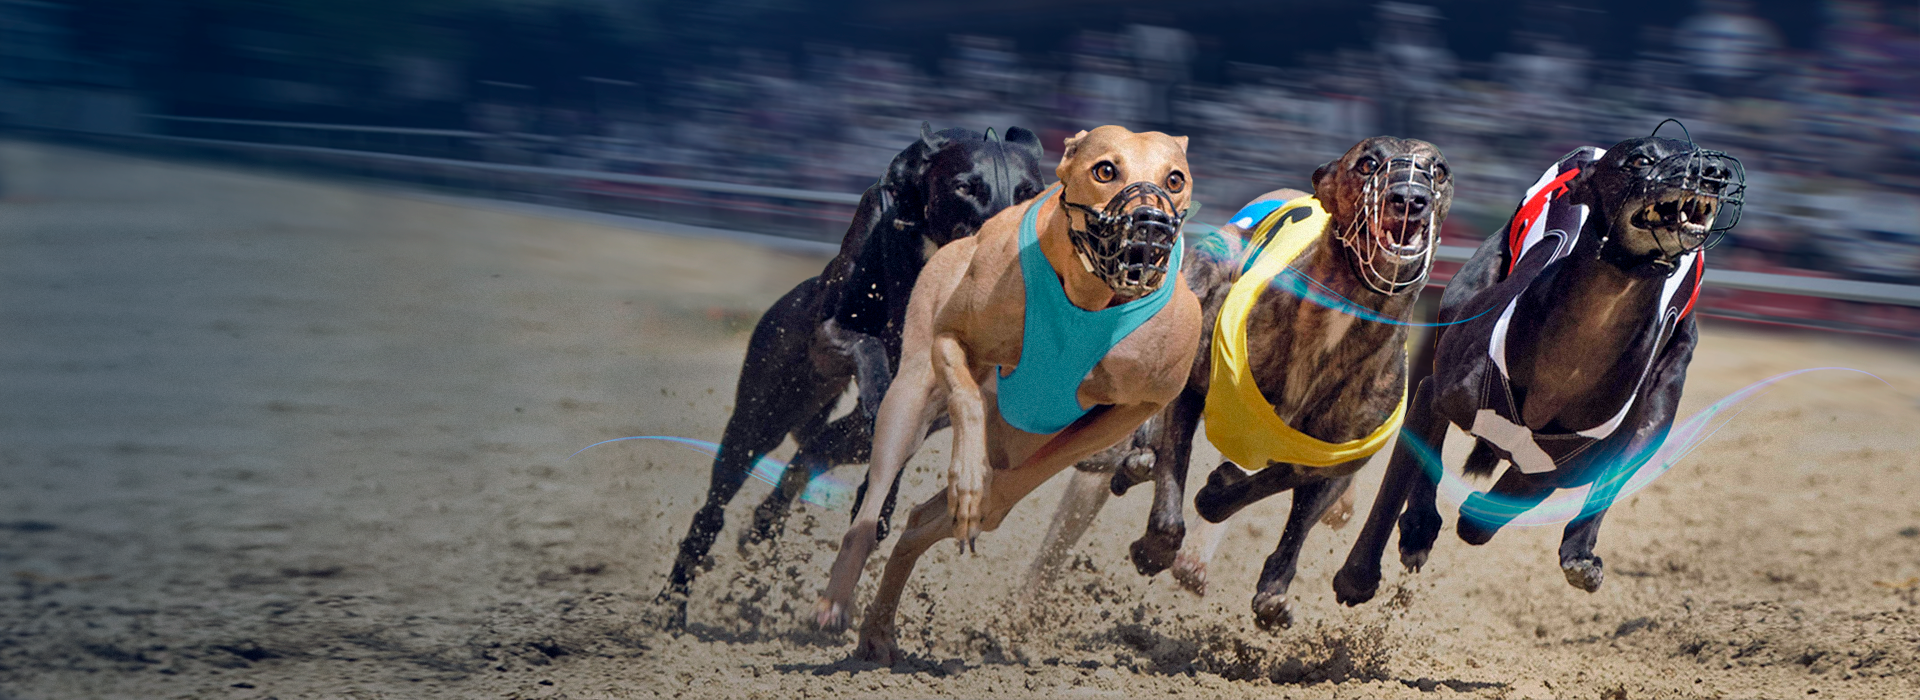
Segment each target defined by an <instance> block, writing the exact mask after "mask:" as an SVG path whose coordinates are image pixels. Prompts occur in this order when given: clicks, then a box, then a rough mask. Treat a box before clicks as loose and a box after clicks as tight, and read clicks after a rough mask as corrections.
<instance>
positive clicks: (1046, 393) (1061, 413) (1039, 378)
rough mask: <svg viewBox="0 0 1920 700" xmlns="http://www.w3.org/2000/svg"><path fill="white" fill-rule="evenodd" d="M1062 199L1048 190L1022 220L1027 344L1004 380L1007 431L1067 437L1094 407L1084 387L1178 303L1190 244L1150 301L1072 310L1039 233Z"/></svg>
mask: <svg viewBox="0 0 1920 700" xmlns="http://www.w3.org/2000/svg"><path fill="white" fill-rule="evenodd" d="M1059 191H1060V186H1059V185H1055V186H1053V187H1052V188H1049V189H1048V190H1047V191H1046V192H1045V193H1043V194H1041V195H1040V196H1039V197H1038V198H1036V199H1035V200H1034V201H1033V204H1032V205H1031V206H1028V207H1027V213H1026V216H1025V217H1022V218H1021V219H1020V276H1021V278H1022V279H1023V281H1024V282H1025V284H1026V290H1027V303H1026V327H1025V329H1024V330H1023V331H1022V334H1021V338H1020V362H1019V364H1018V365H1016V366H1015V367H1014V369H1013V374H1005V370H1004V368H1001V367H996V368H995V371H996V373H999V374H1001V376H1000V389H999V406H1000V417H1001V418H1004V419H1006V421H1007V424H1008V425H1011V426H1013V427H1015V428H1019V429H1020V430H1023V431H1026V432H1029V433H1034V434H1037V435H1051V434H1053V433H1057V432H1060V431H1061V430H1064V429H1066V427H1067V426H1069V425H1072V424H1073V422H1074V421H1076V420H1079V419H1080V417H1081V416H1084V415H1086V414H1087V412H1088V411H1091V410H1093V407H1091V406H1089V407H1085V408H1082V407H1081V406H1080V398H1079V396H1078V394H1079V393H1080V383H1081V382H1082V381H1084V380H1085V379H1086V377H1087V373H1088V372H1092V371H1093V368H1094V366H1095V365H1098V364H1100V360H1102V359H1104V358H1105V357H1106V356H1107V353H1108V352H1110V351H1112V350H1113V346H1115V345H1119V344H1120V341H1121V340H1124V339H1126V337H1127V336H1128V335H1131V334H1132V333H1133V331H1134V330H1135V329H1137V328H1139V327H1140V325H1141V324H1143V323H1146V322H1147V319H1150V318H1153V315H1154V314H1156V313H1159V312H1160V309H1161V307H1164V306H1166V305H1167V300H1168V299H1171V298H1173V288H1174V286H1175V285H1176V284H1178V282H1179V280H1178V278H1179V276H1180V257H1181V248H1182V247H1183V237H1181V236H1175V237H1174V239H1173V256H1172V259H1171V260H1169V261H1168V263H1167V277H1166V281H1165V282H1163V283H1161V285H1160V288H1159V289H1156V290H1153V292H1151V293H1149V294H1147V295H1146V296H1143V297H1140V298H1138V299H1135V300H1133V301H1129V302H1127V303H1124V304H1120V305H1119V306H1113V307H1109V308H1105V309H1101V310H1099V311H1088V310H1086V309H1082V308H1080V307H1078V306H1074V305H1073V301H1072V300H1070V299H1068V298H1067V291H1066V288H1065V287H1064V286H1063V285H1062V283H1061V281H1060V278H1059V276H1058V275H1056V274H1054V271H1053V266H1052V265H1049V264H1047V256H1046V254H1045V253H1043V252H1041V250H1040V234H1039V233H1038V232H1037V231H1036V230H1035V229H1034V221H1035V220H1037V219H1038V218H1039V215H1040V205H1041V204H1044V203H1045V202H1046V201H1047V198H1048V197H1052V196H1053V195H1054V193H1056V192H1059Z"/></svg>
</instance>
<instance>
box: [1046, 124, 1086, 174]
mask: <svg viewBox="0 0 1920 700" xmlns="http://www.w3.org/2000/svg"><path fill="white" fill-rule="evenodd" d="M1086 138H1087V131H1086V130H1085V129H1081V130H1080V133H1078V134H1074V135H1072V136H1068V137H1067V141H1066V150H1063V151H1061V152H1060V165H1059V166H1057V167H1055V168H1054V169H1053V176H1054V177H1057V178H1060V180H1061V181H1062V182H1065V181H1066V179H1067V173H1069V172H1072V169H1071V168H1069V167H1068V165H1069V164H1071V163H1072V162H1073V156H1074V155H1075V154H1077V153H1078V152H1079V151H1080V142H1082V141H1084V140H1086Z"/></svg>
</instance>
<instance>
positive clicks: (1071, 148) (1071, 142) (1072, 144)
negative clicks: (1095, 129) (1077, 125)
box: [1060, 129, 1087, 162]
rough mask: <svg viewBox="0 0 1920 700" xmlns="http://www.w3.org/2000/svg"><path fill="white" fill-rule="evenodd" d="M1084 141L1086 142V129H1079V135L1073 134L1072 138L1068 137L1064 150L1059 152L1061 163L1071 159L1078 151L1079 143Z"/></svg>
mask: <svg viewBox="0 0 1920 700" xmlns="http://www.w3.org/2000/svg"><path fill="white" fill-rule="evenodd" d="M1085 140H1087V130H1086V129H1081V130H1080V133H1078V134H1074V135H1072V136H1068V137H1067V140H1066V145H1065V147H1066V150H1064V151H1061V152H1060V160H1061V162H1066V161H1067V160H1068V159H1070V158H1072V157H1073V154H1074V152H1076V151H1079V150H1080V142H1081V141H1085Z"/></svg>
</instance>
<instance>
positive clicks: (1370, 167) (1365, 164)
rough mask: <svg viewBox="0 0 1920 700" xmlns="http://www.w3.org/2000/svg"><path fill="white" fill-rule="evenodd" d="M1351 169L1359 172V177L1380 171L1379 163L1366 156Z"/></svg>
mask: <svg viewBox="0 0 1920 700" xmlns="http://www.w3.org/2000/svg"><path fill="white" fill-rule="evenodd" d="M1353 169H1355V170H1358V171H1360V174H1361V175H1372V174H1373V171H1375V170H1379V169H1380V161H1379V160H1376V159H1374V157H1373V156H1367V157H1365V158H1361V159H1360V162H1358V163H1355V164H1354V165H1353Z"/></svg>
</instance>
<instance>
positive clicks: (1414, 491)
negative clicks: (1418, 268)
mask: <svg viewBox="0 0 1920 700" xmlns="http://www.w3.org/2000/svg"><path fill="white" fill-rule="evenodd" d="M1663 125H1664V123H1663ZM1657 131H1658V130H1657V129H1656V133H1657ZM1745 188H1746V185H1745V173H1744V170H1743V169H1742V168H1741V166H1740V163H1739V161H1738V160H1736V159H1734V158H1733V157H1731V156H1728V155H1727V154H1725V153H1720V152H1716V151H1706V150H1701V149H1699V148H1698V147H1697V146H1695V145H1694V144H1693V143H1692V142H1691V140H1688V141H1680V140H1675V139H1666V138H1658V137H1652V136H1649V137H1645V138H1636V139H1630V140H1627V141H1622V142H1620V143H1619V144H1616V145H1614V146H1613V148H1611V149H1608V150H1606V151H1604V152H1603V151H1601V150H1600V149H1598V148H1591V147H1589V148H1582V149H1580V150H1577V151H1574V152H1573V153H1572V154H1569V155H1568V156H1566V157H1565V158H1562V159H1561V160H1560V162H1559V163H1556V164H1555V166H1554V167H1553V168H1550V169H1549V170H1548V171H1547V173H1546V174H1545V175H1544V176H1543V177H1542V178H1541V180H1540V182H1539V183H1537V184H1535V185H1534V187H1533V188H1532V190H1531V191H1529V192H1528V193H1527V197H1526V199H1525V200H1524V201H1523V203H1522V205H1521V207H1520V209H1519V210H1518V212H1516V214H1515V216H1514V218H1513V220H1512V221H1511V222H1510V223H1509V224H1508V225H1507V226H1506V227H1505V228H1503V229H1502V230H1501V231H1500V232H1499V233H1496V234H1495V235H1493V236H1491V237H1489V238H1487V240H1486V242H1485V243H1483V244H1481V246H1480V248H1479V249H1478V250H1477V251H1475V252H1474V255H1473V257H1472V258H1471V259H1470V260H1468V262H1467V263H1466V265H1465V266H1464V267H1463V268H1462V269H1461V270H1460V273H1459V274H1458V275H1456V276H1454V278H1453V280H1452V281H1451V282H1450V283H1449V284H1448V285H1447V289H1446V292H1445V293H1444V294H1443V295H1442V297H1441V301H1440V312H1439V320H1440V322H1441V323H1442V324H1451V325H1443V326H1441V327H1440V328H1439V329H1438V331H1439V332H1437V333H1435V334H1434V342H1433V343H1432V344H1430V345H1429V346H1428V347H1426V348H1425V349H1424V350H1423V352H1422V356H1421V359H1420V360H1419V361H1418V362H1417V363H1416V368H1417V369H1418V370H1420V371H1421V372H1422V373H1423V374H1425V373H1430V374H1431V376H1427V377H1424V378H1420V379H1419V388H1418V390H1417V391H1416V392H1415V394H1414V397H1413V403H1412V404H1411V405H1410V406H1408V409H1407V419H1406V425H1405V427H1404V430H1403V433H1402V435H1401V438H1400V441H1399V443H1398V444H1397V445H1396V446H1395V448H1394V453H1393V458H1392V461H1391V462H1390V463H1389V466H1388V470H1387V474H1386V478H1385V481H1384V482H1383V483H1382V484H1381V486H1380V494H1379V496H1378V497H1377V498H1376V499H1375V500H1374V504H1373V509H1372V512H1371V513H1370V514H1369V515H1368V518H1367V523H1366V526H1365V527H1364V528H1363V529H1362V530H1361V532H1360V536H1359V541H1358V542H1356V543H1355V544H1354V547H1353V551H1352V552H1351V553H1349V555H1348V557H1347V561H1346V564H1345V566H1343V567H1342V568H1341V570H1340V572H1339V573H1338V574H1337V575H1335V577H1334V582H1333V588H1334V592H1335V594H1336V596H1337V597H1338V599H1339V600H1340V602H1342V603H1345V604H1347V605H1357V604H1360V603H1363V602H1366V601H1367V600H1369V599H1371V598H1372V597H1373V596H1374V594H1375V592H1376V591H1377V590H1378V588H1379V584H1380V558H1381V555H1382V554H1383V553H1384V552H1385V550H1386V543H1387V534H1388V532H1389V531H1391V530H1392V529H1393V526H1394V518H1395V516H1399V526H1400V561H1401V563H1402V564H1404V565H1405V566H1406V567H1407V569H1408V570H1409V571H1418V570H1419V569H1420V567H1421V566H1422V565H1424V564H1425V563H1426V560H1427V555H1428V553H1429V552H1430V551H1431V550H1432V549H1433V542H1434V539H1435V538H1436V537H1437V536H1438V535H1439V531H1440V514H1439V511H1438V510H1437V509H1436V508H1435V505H1434V500H1435V496H1436V484H1435V481H1436V479H1438V478H1439V474H1438V473H1437V472H1436V471H1429V470H1437V469H1439V464H1438V462H1437V460H1438V457H1437V455H1439V454H1440V450H1441V446H1442V441H1443V440H1444V439H1445V438H1446V435H1447V424H1448V422H1452V423H1453V424H1455V425H1458V426H1461V427H1462V428H1464V429H1466V430H1467V431H1468V432H1469V433H1471V434H1473V435H1474V436H1475V438H1476V441H1475V445H1474V448H1473V451H1472V453H1471V454H1470V455H1469V456H1468V457H1467V463H1466V466H1465V472H1466V473H1467V474H1470V475H1481V476H1485V475H1489V474H1491V473H1492V472H1493V469H1494V467H1495V465H1496V464H1497V463H1498V462H1499V461H1500V460H1506V461H1508V462H1510V463H1511V464H1512V466H1511V468H1509V469H1508V470H1507V471H1506V472H1505V473H1504V474H1503V475H1501V477H1500V478H1499V479H1498V480H1497V481H1496V482H1495V483H1494V485H1493V487H1492V489H1491V491H1490V493H1491V494H1492V495H1493V496H1496V497H1497V498H1494V499H1489V498H1488V497H1487V496H1485V495H1481V494H1475V495H1474V496H1472V497H1470V498H1469V499H1468V501H1467V502H1466V503H1465V504H1463V505H1462V507H1461V511H1462V513H1461V516H1460V519H1459V528H1458V529H1459V534H1460V537H1461V539H1463V540H1466V541H1467V542H1468V543H1469V544H1476V545H1478V544H1484V543H1486V542H1487V541H1488V540H1489V539H1490V538H1492V537H1493V535H1494V533H1495V532H1496V531H1498V530H1499V529H1500V528H1501V527H1502V526H1504V525H1506V524H1507V523H1509V522H1511V521H1512V520H1513V519H1514V518H1515V517H1518V516H1519V515H1520V514H1521V513H1524V512H1525V511H1527V510H1529V509H1531V508H1533V507H1534V506H1536V505H1538V504H1539V503H1540V502H1541V501H1543V500H1545V498H1546V496H1547V495H1548V494H1550V493H1551V492H1552V491H1553V490H1555V489H1560V488H1575V487H1578V486H1582V485H1587V484H1591V485H1592V488H1591V490H1590V491H1589V492H1588V495H1587V496H1586V499H1585V505H1584V508H1583V510H1582V512H1581V514H1580V515H1579V516H1578V517H1576V518H1574V519H1573V520H1572V521H1571V522H1569V523H1568V524H1567V527H1566V532H1565V534H1564V536H1563V538H1562V540H1561V544H1560V568H1561V570H1562V572H1563V573H1564V574H1565V575H1566V578H1567V582H1568V583H1570V584H1572V585H1573V586H1575V587H1577V588H1580V589H1583V590H1586V591H1589V592H1591V591H1595V590H1598V589H1599V588H1600V583H1601V579H1602V574H1603V571H1602V569H1601V562H1600V557H1599V556H1598V555H1595V554H1594V553H1593V545H1594V541H1595V539H1596V537H1597V536H1598V533H1599V529H1600V520H1601V518H1602V517H1603V516H1604V515H1606V512H1607V509H1608V508H1609V507H1611V506H1612V504H1613V499H1614V498H1615V496H1617V495H1618V493H1619V489H1620V487H1621V486H1622V485H1623V483H1624V482H1625V480H1626V477H1627V476H1629V475H1630V474H1631V472H1632V468H1633V467H1635V466H1638V465H1639V464H1640V463H1642V462H1643V461H1644V459H1645V458H1646V456H1647V453H1649V452H1650V451H1651V450H1653V449H1655V448H1657V447H1658V446H1659V445H1660V443H1661V441H1663V440H1664V439H1665V438H1666V435H1667V431H1668V430H1669V429H1670V428H1671V427H1672V425H1673V419H1674V411H1675V408H1676V407H1677V406H1678V404H1679V401H1680V390H1681V386H1682V384H1684V383H1685V380H1686V370H1687V363H1688V361H1689V360H1691V359H1692V357H1693V349H1694V346H1695V344H1696V343H1697V342H1698V336H1697V335H1696V331H1695V327H1694V319H1693V317H1692V315H1691V314H1690V313H1689V312H1690V311H1691V310H1692V306H1693V299H1694V298H1695V294H1696V292H1697V290H1698V289H1699V284H1700V279H1701V275H1702V269H1703V267H1702V265H1703V264H1704V261H1703V260H1701V254H1700V251H1702V250H1703V249H1705V248H1706V247H1708V246H1709V245H1710V244H1711V243H1714V242H1717V240H1718V238H1719V237H1720V236H1721V235H1724V233H1725V232H1726V230H1728V229H1730V228H1732V227H1733V225H1734V223H1736V222H1737V221H1738V219H1739V210H1740V207H1741V204H1742V201H1743V198H1744V195H1745ZM1436 360H1437V361H1436ZM1422 451H1426V452H1427V454H1425V455H1423V454H1421V452H1422ZM1423 467H1424V468H1423ZM1403 504H1404V505H1405V506H1406V513H1405V515H1401V512H1400V511H1401V506H1402V505H1403Z"/></svg>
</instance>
